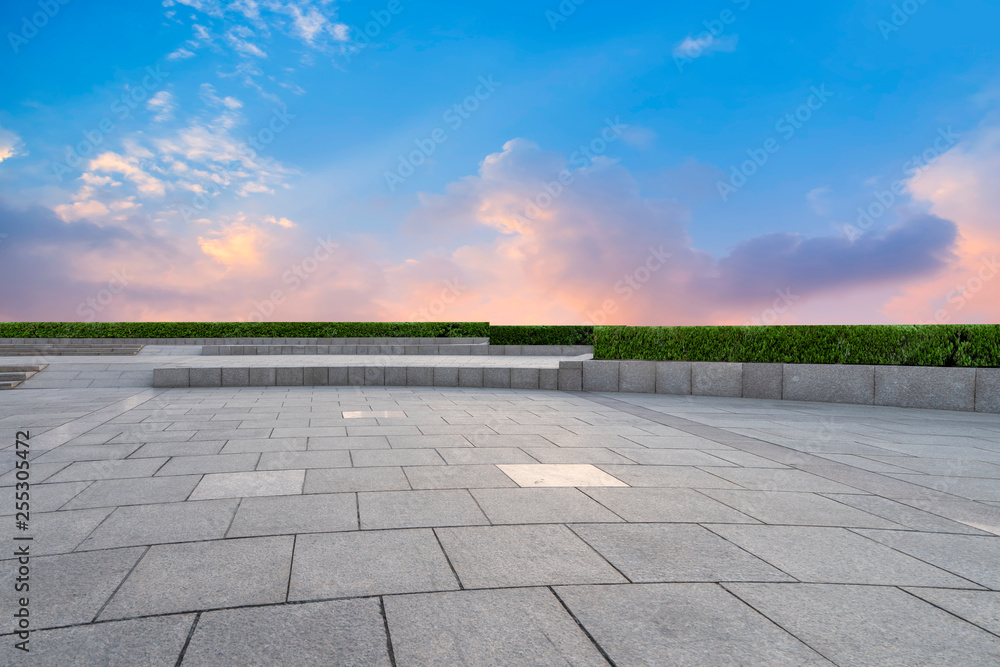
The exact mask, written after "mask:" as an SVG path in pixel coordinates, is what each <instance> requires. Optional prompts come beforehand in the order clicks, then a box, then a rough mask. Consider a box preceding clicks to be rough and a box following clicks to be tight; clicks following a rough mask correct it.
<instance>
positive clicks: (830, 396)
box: [781, 364, 875, 405]
mask: <svg viewBox="0 0 1000 667" xmlns="http://www.w3.org/2000/svg"><path fill="white" fill-rule="evenodd" d="M781 398H782V399H783V400H786V401H817V402H820V403H855V404H858V405H874V403H875V367H874V366H850V365H846V364H845V365H840V364H785V365H784V368H783V370H782V386H781Z"/></svg>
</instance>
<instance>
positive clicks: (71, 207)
mask: <svg viewBox="0 0 1000 667" xmlns="http://www.w3.org/2000/svg"><path fill="white" fill-rule="evenodd" d="M54 210H55V212H56V215H58V216H59V217H60V218H62V219H63V222H75V221H77V220H81V219H83V218H93V217H101V216H104V215H107V214H108V212H109V211H108V207H107V206H105V205H104V204H102V203H101V202H99V201H94V200H93V199H88V200H84V201H78V202H73V203H72V204H62V205H60V206H56V207H55V209H54Z"/></svg>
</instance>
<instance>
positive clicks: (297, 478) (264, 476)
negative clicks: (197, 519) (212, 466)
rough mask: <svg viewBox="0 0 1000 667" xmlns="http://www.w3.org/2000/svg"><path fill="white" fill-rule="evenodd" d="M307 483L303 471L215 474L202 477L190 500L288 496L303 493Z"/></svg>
mask: <svg viewBox="0 0 1000 667" xmlns="http://www.w3.org/2000/svg"><path fill="white" fill-rule="evenodd" d="M304 481H305V471H304V470H262V471H256V472H224V473H214V474H210V475H205V476H204V477H203V478H202V480H201V482H200V483H199V484H198V486H197V487H196V488H195V490H194V491H193V492H192V493H191V500H209V499H213V498H249V497H253V496H287V495H292V494H297V493H302V484H303V482H304Z"/></svg>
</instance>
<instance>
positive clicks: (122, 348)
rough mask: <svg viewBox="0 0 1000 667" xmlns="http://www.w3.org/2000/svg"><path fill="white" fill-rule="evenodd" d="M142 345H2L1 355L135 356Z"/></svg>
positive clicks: (0, 347)
mask: <svg viewBox="0 0 1000 667" xmlns="http://www.w3.org/2000/svg"><path fill="white" fill-rule="evenodd" d="M142 347H143V346H142V345H116V346H111V345H0V357H65V356H134V355H136V354H138V352H139V350H141V349H142Z"/></svg>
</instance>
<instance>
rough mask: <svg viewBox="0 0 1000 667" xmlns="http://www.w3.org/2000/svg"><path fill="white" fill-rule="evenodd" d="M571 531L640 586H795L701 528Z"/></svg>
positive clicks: (595, 527) (639, 526)
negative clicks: (764, 583)
mask: <svg viewBox="0 0 1000 667" xmlns="http://www.w3.org/2000/svg"><path fill="white" fill-rule="evenodd" d="M570 530H572V531H573V532H574V533H576V534H577V535H579V536H580V537H581V538H583V540H584V541H585V542H587V544H589V545H590V546H591V547H593V548H594V549H595V550H596V551H597V552H598V553H600V554H601V555H602V556H603V557H604V558H605V559H607V560H608V561H609V562H610V563H611V564H612V565H614V566H615V567H616V568H618V570H619V571H620V572H621V573H622V574H624V575H625V576H626V577H628V578H629V579H630V580H631V581H635V582H647V583H650V582H669V581H794V579H792V578H791V577H789V576H788V575H787V574H785V573H783V572H781V571H780V570H777V569H775V568H774V567H772V566H770V565H768V564H767V563H765V562H764V561H762V560H760V559H759V558H757V557H756V556H753V555H751V554H748V553H747V552H746V551H744V550H743V549H740V548H739V547H737V546H736V545H734V544H732V543H731V542H727V541H726V540H724V539H722V538H721V537H719V536H718V535H716V534H714V533H712V532H710V531H708V530H706V529H705V528H702V527H701V526H694V525H688V524H673V525H671V524H576V525H573V526H570Z"/></svg>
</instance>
